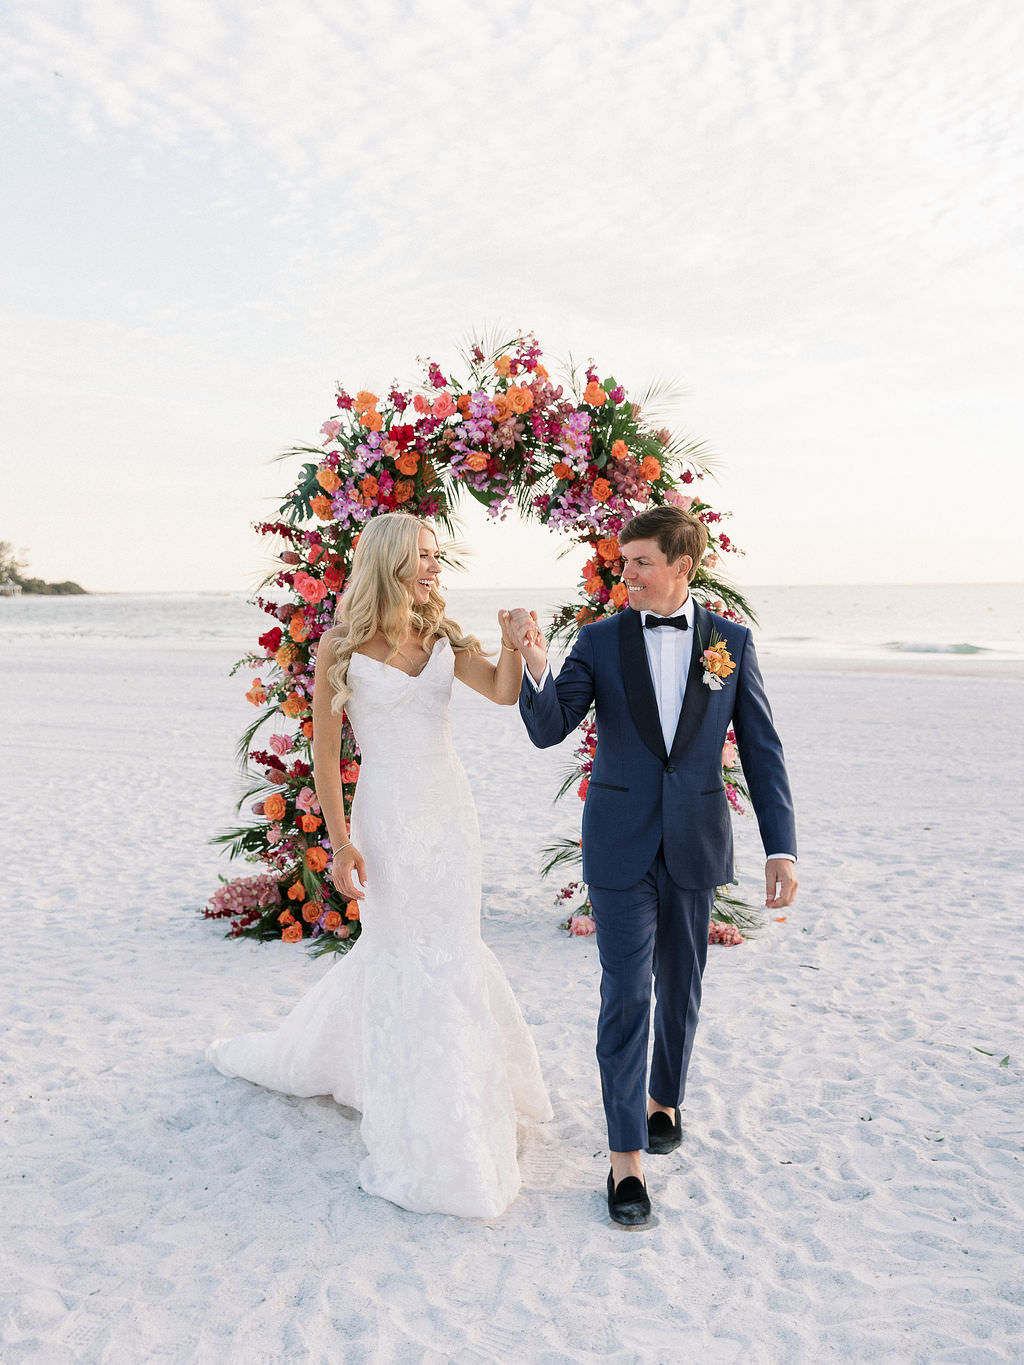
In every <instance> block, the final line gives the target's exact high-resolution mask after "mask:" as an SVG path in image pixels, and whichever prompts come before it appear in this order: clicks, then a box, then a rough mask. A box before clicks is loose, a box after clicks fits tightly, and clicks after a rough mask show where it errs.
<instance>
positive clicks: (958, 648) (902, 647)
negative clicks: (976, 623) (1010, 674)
mask: <svg viewBox="0 0 1024 1365" xmlns="http://www.w3.org/2000/svg"><path fill="white" fill-rule="evenodd" d="M885 648H886V649H891V650H894V651H895V652H896V653H897V654H991V653H992V651H991V650H990V649H989V648H988V647H987V646H985V645H969V644H966V643H964V644H959V645H942V644H937V643H934V642H932V641H923V642H921V643H916V644H915V643H911V642H910V641H907V640H889V641H887V642H886V645H885Z"/></svg>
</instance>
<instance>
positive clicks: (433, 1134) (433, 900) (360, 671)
mask: <svg viewBox="0 0 1024 1365" xmlns="http://www.w3.org/2000/svg"><path fill="white" fill-rule="evenodd" d="M453 678H454V655H453V653H452V649H451V646H450V645H449V643H448V641H447V640H441V641H438V642H437V643H436V644H435V646H434V651H433V653H432V654H431V656H430V658H429V660H428V661H427V664H426V667H425V668H424V669H423V671H422V672H421V673H419V674H418V675H417V676H416V677H410V676H408V675H407V674H405V673H403V672H401V671H400V670H399V669H397V668H394V667H392V666H390V665H388V664H382V663H378V662H377V661H376V660H375V659H371V658H369V657H368V656H366V655H363V654H356V655H354V656H353V658H352V662H351V664H350V667H349V677H348V681H349V686H350V687H351V688H352V696H351V697H350V698H349V700H348V703H347V705H346V710H347V713H348V716H349V719H350V721H351V723H352V727H353V730H354V731H355V734H356V738H357V740H358V743H359V748H360V751H361V757H362V766H361V769H360V774H359V785H358V787H357V788H356V797H355V802H354V806H353V810H352V831H351V832H352V841H353V843H354V844H355V845H356V847H357V848H358V849H359V850H360V852H361V853H362V854H363V856H364V858H365V860H366V877H367V886H366V899H365V900H364V901H363V903H362V910H361V915H362V935H361V937H360V939H359V942H358V943H357V944H356V945H355V947H354V948H353V949H352V950H351V952H350V953H348V954H346V955H345V956H344V957H343V958H341V959H339V960H338V961H337V962H336V963H335V964H334V965H333V966H332V967H331V968H330V969H329V970H328V971H327V973H326V974H325V975H324V976H323V977H322V978H321V980H320V981H319V982H318V983H317V985H315V986H314V987H313V988H312V989H311V990H310V991H308V992H307V993H306V995H304V996H303V997H302V999H301V1000H300V1001H299V1002H298V1004H297V1005H296V1006H295V1008H294V1009H293V1010H292V1012H291V1014H289V1015H288V1017H287V1018H286V1019H285V1020H284V1021H283V1023H282V1024H281V1025H280V1027H279V1028H277V1029H276V1030H274V1031H273V1032H272V1033H250V1034H246V1035H245V1036H243V1037H240V1038H235V1039H232V1040H228V1041H225V1040H219V1041H217V1042H215V1043H213V1044H211V1046H210V1047H209V1048H207V1051H206V1055H207V1057H208V1058H209V1060H210V1061H211V1062H213V1064H214V1066H216V1067H217V1069H218V1070H219V1071H221V1072H223V1073H224V1075H226V1076H241V1077H244V1078H245V1079H247V1080H250V1081H255V1082H256V1083H257V1084H258V1085H263V1086H267V1087H269V1088H270V1089H272V1090H280V1091H283V1092H284V1093H285V1094H288V1095H302V1096H308V1095H333V1097H334V1098H335V1099H336V1100H337V1101H338V1103H339V1104H343V1105H348V1106H350V1107H351V1108H353V1109H358V1110H359V1111H360V1112H361V1114H362V1125H361V1129H360V1131H361V1134H362V1137H363V1140H364V1142H365V1144H366V1148H367V1152H368V1155H367V1157H366V1159H365V1160H364V1161H363V1163H362V1165H361V1167H360V1170H359V1183H360V1184H361V1185H362V1187H363V1189H364V1190H366V1191H367V1192H368V1193H370V1194H375V1195H380V1196H382V1197H383V1198H385V1199H389V1200H391V1201H392V1202H393V1203H395V1204H400V1205H401V1206H402V1207H403V1208H406V1209H411V1210H413V1211H414V1212H417V1213H449V1214H457V1215H459V1216H461V1217H465V1218H491V1217H495V1216H496V1215H497V1214H499V1213H501V1212H502V1211H503V1210H504V1209H505V1208H507V1206H508V1205H509V1203H510V1202H511V1201H512V1199H513V1198H514V1197H515V1195H516V1192H517V1191H518V1189H519V1167H518V1163H517V1160H516V1115H517V1112H518V1113H519V1114H520V1115H522V1116H523V1117H524V1118H528V1119H533V1120H539V1121H542V1120H545V1119H548V1118H550V1117H551V1106H550V1104H549V1103H548V1097H547V1092H546V1091H545V1088H544V1082H543V1080H542V1079H541V1074H540V1066H539V1063H538V1060H537V1051H536V1048H535V1047H534V1044H533V1039H532V1038H531V1036H530V1034H529V1031H528V1029H527V1027H526V1024H525V1022H524V1020H523V1017H522V1015H521V1013H520V1012H519V1007H518V1005H517V1004H516V1001H515V998H514V996H513V995H512V991H511V989H510V987H509V984H508V981H507V980H506V978H505V974H504V972H503V971H502V969H501V966H500V965H499V963H498V960H497V959H496V958H495V956H494V954H493V953H492V952H491V951H490V949H489V948H487V947H486V946H485V944H484V942H483V940H482V939H481V937H480V835H479V830H478V828H477V820H476V811H475V808H474V806H473V798H472V795H471V794H470V790H469V783H468V782H467V780H466V774H465V772H464V771H463V769H462V765H461V763H460V762H459V759H458V757H457V755H456V753H455V750H454V749H453V747H452V742H451V733H450V727H449V719H448V708H449V702H450V699H451V690H452V681H453Z"/></svg>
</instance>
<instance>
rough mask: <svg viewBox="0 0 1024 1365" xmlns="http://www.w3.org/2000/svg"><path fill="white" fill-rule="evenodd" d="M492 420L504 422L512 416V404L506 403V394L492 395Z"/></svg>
mask: <svg viewBox="0 0 1024 1365" xmlns="http://www.w3.org/2000/svg"><path fill="white" fill-rule="evenodd" d="M494 407H495V413H494V420H495V421H496V422H504V421H505V419H506V418H507V417H510V416H511V415H512V404H511V403H510V402H509V401H508V394H504V393H496V394H495V395H494Z"/></svg>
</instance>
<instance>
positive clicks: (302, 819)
mask: <svg viewBox="0 0 1024 1365" xmlns="http://www.w3.org/2000/svg"><path fill="white" fill-rule="evenodd" d="M322 824H323V821H322V820H321V819H320V817H319V815H312V814H310V813H308V812H307V814H305V815H300V816H299V827H300V828H301V829H302V830H303V831H304V832H305V833H306V834H312V833H313V831H314V830H318V829H319V828H320V826H321V825H322Z"/></svg>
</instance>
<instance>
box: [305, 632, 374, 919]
mask: <svg viewBox="0 0 1024 1365" xmlns="http://www.w3.org/2000/svg"><path fill="white" fill-rule="evenodd" d="M332 637H333V632H331V631H328V632H327V634H326V635H324V636H323V638H322V639H321V641H320V647H319V648H318V650H317V653H316V673H315V674H314V679H313V783H314V786H315V787H316V795H317V800H318V801H319V802H320V810H321V812H322V813H323V817H324V820H325V821H326V823H327V833H328V835H329V836H330V840H331V848H332V849H334V850H335V853H334V859H333V863H332V874H333V877H334V885H335V886H336V887H337V888H338V891H339V893H340V894H341V895H342V896H345V897H346V898H347V899H348V900H362V899H363V892H362V889H361V887H360V886H359V885H358V884H357V883H356V881H355V879H354V877H353V875H352V874H353V872H355V873H357V874H358V876H359V882H360V883H362V884H363V885H365V883H366V868H365V866H364V864H363V856H362V854H361V853H360V852H359V850H358V849H357V848H356V846H355V845H354V844H352V843H350V842H349V837H348V826H347V824H346V823H345V796H344V791H343V788H342V785H341V723H342V718H341V716H339V715H337V714H336V713H335V712H334V711H332V710H331V697H332V696H333V690H332V688H331V684H330V680H329V679H328V677H327V670H328V668H329V667H330V666H331V664H332V663H333V661H334V660H333V650H332V649H331V648H330V647H329V646H330V644H331V640H332Z"/></svg>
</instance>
